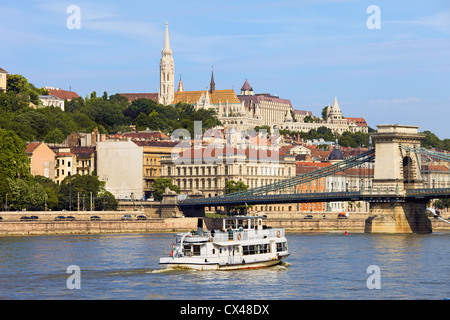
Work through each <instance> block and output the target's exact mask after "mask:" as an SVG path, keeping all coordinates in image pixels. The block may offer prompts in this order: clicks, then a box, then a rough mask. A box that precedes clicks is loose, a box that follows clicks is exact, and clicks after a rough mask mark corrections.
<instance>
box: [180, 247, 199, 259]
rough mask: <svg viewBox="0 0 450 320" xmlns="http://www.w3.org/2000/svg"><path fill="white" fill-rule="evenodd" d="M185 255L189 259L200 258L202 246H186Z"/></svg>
mask: <svg viewBox="0 0 450 320" xmlns="http://www.w3.org/2000/svg"><path fill="white" fill-rule="evenodd" d="M183 247H184V248H183V251H184V255H185V256H187V257H191V256H199V255H200V246H197V245H192V246H191V245H184V246H183Z"/></svg>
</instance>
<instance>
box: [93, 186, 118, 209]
mask: <svg viewBox="0 0 450 320" xmlns="http://www.w3.org/2000/svg"><path fill="white" fill-rule="evenodd" d="M118 206H119V201H117V200H116V198H115V197H114V195H113V194H112V193H111V192H109V191H106V190H103V191H100V193H99V194H98V195H97V197H96V198H95V210H103V211H115V210H117V207H118Z"/></svg>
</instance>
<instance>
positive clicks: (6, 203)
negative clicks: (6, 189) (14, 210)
mask: <svg viewBox="0 0 450 320" xmlns="http://www.w3.org/2000/svg"><path fill="white" fill-rule="evenodd" d="M5 209H6V211H8V194H6V208H5Z"/></svg>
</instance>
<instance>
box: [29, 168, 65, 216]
mask: <svg viewBox="0 0 450 320" xmlns="http://www.w3.org/2000/svg"><path fill="white" fill-rule="evenodd" d="M33 181H34V182H35V183H37V184H40V185H41V186H42V188H43V189H44V192H45V195H44V197H45V203H46V204H47V209H50V210H56V209H58V193H59V186H58V184H56V183H55V182H54V181H53V180H51V179H49V178H46V177H44V176H34V177H33Z"/></svg>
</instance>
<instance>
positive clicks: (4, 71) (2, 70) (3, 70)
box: [0, 68, 8, 73]
mask: <svg viewBox="0 0 450 320" xmlns="http://www.w3.org/2000/svg"><path fill="white" fill-rule="evenodd" d="M0 72H3V73H7V72H8V71H6V70H5V69H2V68H0Z"/></svg>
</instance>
